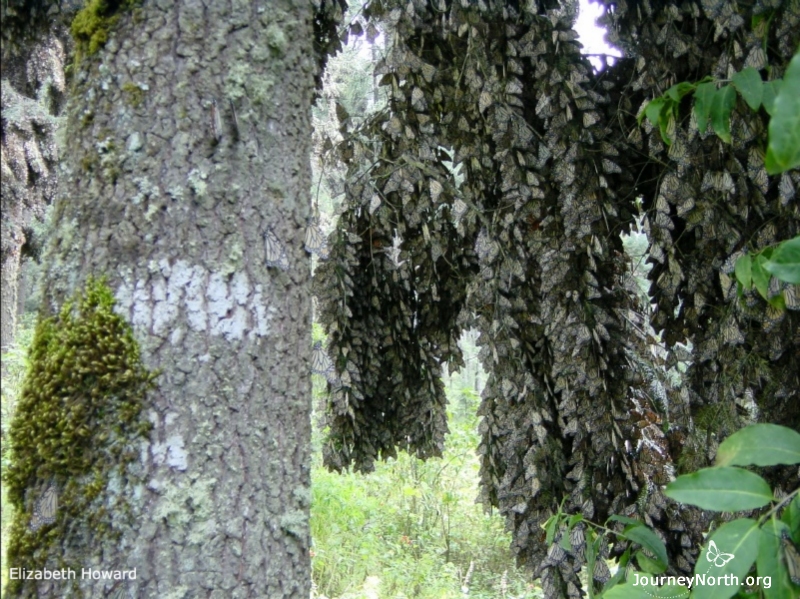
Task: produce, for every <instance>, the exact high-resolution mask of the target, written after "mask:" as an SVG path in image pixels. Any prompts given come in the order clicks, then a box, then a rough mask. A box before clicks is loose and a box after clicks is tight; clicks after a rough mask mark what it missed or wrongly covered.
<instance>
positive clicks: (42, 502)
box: [29, 485, 58, 532]
mask: <svg viewBox="0 0 800 599" xmlns="http://www.w3.org/2000/svg"><path fill="white" fill-rule="evenodd" d="M57 510H58V493H57V491H56V487H55V485H50V486H48V487H47V489H45V491H44V493H42V496H41V497H39V498H38V499H37V500H36V503H35V504H34V506H33V515H32V516H31V522H30V525H29V526H30V529H31V531H33V532H36V531H37V530H39V529H40V528H41V527H42V526H45V525H47V524H53V523H54V522H55V521H56V511H57Z"/></svg>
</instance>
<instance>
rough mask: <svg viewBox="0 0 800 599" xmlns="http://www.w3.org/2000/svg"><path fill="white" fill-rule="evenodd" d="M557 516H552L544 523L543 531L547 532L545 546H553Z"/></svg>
mask: <svg viewBox="0 0 800 599" xmlns="http://www.w3.org/2000/svg"><path fill="white" fill-rule="evenodd" d="M559 515H560V512H559V514H553V515H552V516H550V517H549V518H548V519H547V522H545V523H544V529H545V531H546V532H547V536H546V537H545V543H546V544H547V545H552V544H553V538H554V537H555V536H556V530H558V521H559Z"/></svg>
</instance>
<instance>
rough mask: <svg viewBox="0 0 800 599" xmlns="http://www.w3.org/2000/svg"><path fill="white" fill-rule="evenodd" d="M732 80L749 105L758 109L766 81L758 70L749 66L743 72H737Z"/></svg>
mask: <svg viewBox="0 0 800 599" xmlns="http://www.w3.org/2000/svg"><path fill="white" fill-rule="evenodd" d="M732 81H733V85H734V87H736V90H737V91H738V92H739V93H740V94H741V95H742V98H744V101H745V102H747V105H748V106H749V107H750V108H752V109H753V110H758V108H759V107H760V106H761V98H762V97H763V94H764V83H763V81H761V75H760V74H759V73H758V71H757V70H755V69H754V68H753V67H747V68H746V69H745V70H744V71H742V72H741V73H736V74H735V75H734V76H733V79H732Z"/></svg>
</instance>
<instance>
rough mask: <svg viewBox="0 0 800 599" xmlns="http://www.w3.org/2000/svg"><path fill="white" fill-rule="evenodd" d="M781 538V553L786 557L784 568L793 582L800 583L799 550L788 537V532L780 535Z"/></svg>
mask: <svg viewBox="0 0 800 599" xmlns="http://www.w3.org/2000/svg"><path fill="white" fill-rule="evenodd" d="M781 540H782V541H783V554H784V557H785V558H786V570H787V571H788V572H789V578H790V579H791V581H792V582H793V583H794V584H796V585H800V550H798V549H797V545H795V544H794V542H793V541H792V539H790V538H789V534H788V533H787V532H786V531H784V533H783V534H782V535H781Z"/></svg>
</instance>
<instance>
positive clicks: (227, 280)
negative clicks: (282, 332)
mask: <svg viewBox="0 0 800 599" xmlns="http://www.w3.org/2000/svg"><path fill="white" fill-rule="evenodd" d="M149 266H150V271H151V273H152V274H151V276H149V277H148V278H147V279H140V280H138V281H135V282H134V281H133V280H132V277H123V283H122V284H120V286H119V287H118V288H117V290H116V297H117V301H118V303H117V311H118V312H119V313H120V315H122V316H124V317H126V318H128V319H129V320H130V322H131V323H132V324H133V326H134V328H137V329H143V330H147V331H151V332H152V333H153V334H155V335H157V336H159V337H162V338H169V339H170V342H171V343H178V342H180V340H181V339H182V338H183V332H182V326H181V325H183V324H184V323H185V324H186V325H188V328H189V329H191V330H193V331H196V332H202V331H208V332H209V333H210V334H211V335H214V336H220V337H224V338H225V339H226V340H228V341H239V340H242V339H244V338H245V337H246V338H247V339H250V340H252V339H254V338H256V337H263V336H265V335H267V333H268V332H269V322H270V320H271V319H272V315H273V313H274V309H270V308H269V306H267V305H266V303H265V301H264V296H265V294H264V292H263V288H262V287H261V285H255V286H254V285H253V284H252V283H251V282H250V279H249V278H248V276H247V274H246V273H244V272H242V271H237V272H235V273H233V274H223V273H219V272H210V271H208V270H207V269H206V268H204V267H203V266H199V265H195V266H192V265H190V264H189V263H188V262H186V261H184V260H179V261H178V262H176V263H175V264H173V265H170V264H169V263H168V262H167V261H165V260H161V261H160V262H159V263H158V265H157V267H156V265H155V264H150V265H149ZM181 321H183V322H181ZM176 331H180V332H178V333H176Z"/></svg>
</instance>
